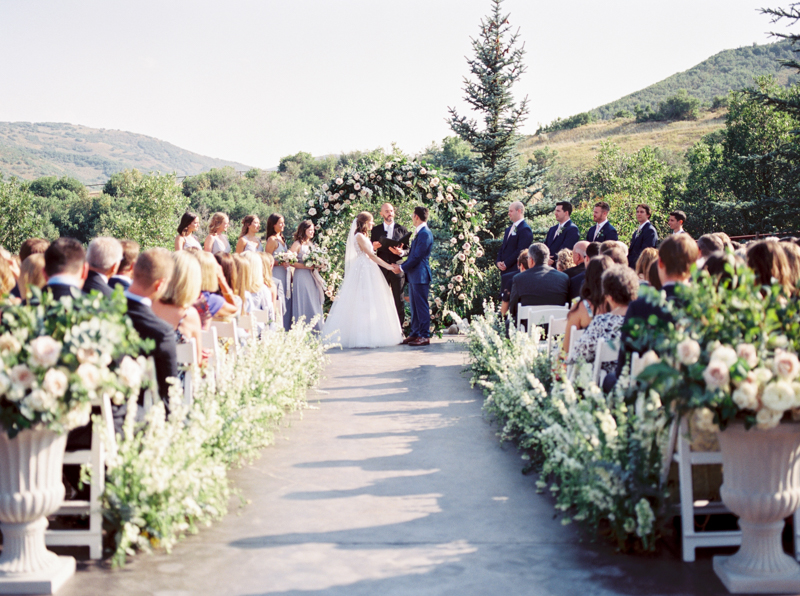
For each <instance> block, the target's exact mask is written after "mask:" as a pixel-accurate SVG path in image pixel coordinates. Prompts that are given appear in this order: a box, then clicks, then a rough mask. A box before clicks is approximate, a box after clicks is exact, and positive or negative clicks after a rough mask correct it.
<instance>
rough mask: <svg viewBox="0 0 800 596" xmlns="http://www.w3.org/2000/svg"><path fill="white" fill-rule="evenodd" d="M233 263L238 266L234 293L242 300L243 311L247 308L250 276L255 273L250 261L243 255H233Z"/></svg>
mask: <svg viewBox="0 0 800 596" xmlns="http://www.w3.org/2000/svg"><path fill="white" fill-rule="evenodd" d="M233 264H234V266H235V267H236V285H235V286H234V287H233V293H234V295H236V296H237V297H238V298H240V299H241V301H242V312H243V313H244V312H247V311H246V310H245V308H246V304H247V288H249V287H250V276H251V275H252V274H253V271H252V267H251V266H250V261H248V260H247V259H245V258H244V257H243V256H242V255H233Z"/></svg>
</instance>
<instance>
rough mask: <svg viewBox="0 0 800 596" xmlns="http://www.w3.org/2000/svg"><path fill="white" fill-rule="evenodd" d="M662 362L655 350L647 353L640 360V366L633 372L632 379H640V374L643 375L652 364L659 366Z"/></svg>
mask: <svg viewBox="0 0 800 596" xmlns="http://www.w3.org/2000/svg"><path fill="white" fill-rule="evenodd" d="M659 362H661V358H659V357H658V354H656V353H655V352H654V351H653V350H648V351H647V352H645V353H644V354H643V355H642V357H641V358H639V363H638V366H637V367H636V368H635V369H632V370H631V376H632V377H634V378H635V377H638V376H639V373H641V372H642V371H643V370H644V369H646V368H647V367H648V366H650V365H651V364H658V363H659Z"/></svg>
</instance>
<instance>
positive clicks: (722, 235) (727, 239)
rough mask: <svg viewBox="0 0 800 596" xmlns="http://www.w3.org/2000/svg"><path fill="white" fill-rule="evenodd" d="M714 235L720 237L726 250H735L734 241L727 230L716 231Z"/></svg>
mask: <svg viewBox="0 0 800 596" xmlns="http://www.w3.org/2000/svg"><path fill="white" fill-rule="evenodd" d="M713 235H714V236H716V237H717V238H719V239H720V241H721V242H722V247H723V248H724V249H725V250H733V241H732V240H731V237H730V236H728V235H727V234H726V233H725V232H714V234H713Z"/></svg>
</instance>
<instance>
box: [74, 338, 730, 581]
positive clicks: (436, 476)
mask: <svg viewBox="0 0 800 596" xmlns="http://www.w3.org/2000/svg"><path fill="white" fill-rule="evenodd" d="M465 365H466V352H465V351H464V346H463V344H461V343H459V341H458V340H457V341H456V342H453V341H452V340H451V341H448V340H435V341H434V343H433V344H432V345H431V346H430V347H428V348H408V347H402V346H398V347H396V348H387V349H381V350H350V351H346V352H342V351H335V352H333V353H332V354H331V364H330V365H329V366H328V369H327V372H326V376H327V378H326V379H325V380H324V381H323V383H322V385H321V388H320V390H319V391H315V392H312V394H311V395H310V402H311V403H312V404H313V405H314V406H315V407H316V408H318V409H313V410H310V411H306V412H305V413H304V414H303V417H302V420H299V418H298V417H295V418H294V419H293V420H294V422H293V424H292V425H291V427H289V428H287V429H284V430H283V431H281V433H280V434H279V435H278V438H277V445H276V446H275V447H271V448H269V449H267V450H265V451H264V452H263V456H262V458H261V459H260V460H258V461H256V462H255V463H254V464H253V465H252V466H247V467H245V468H243V469H241V470H236V471H234V472H232V477H233V480H234V483H235V485H236V486H237V487H238V488H239V489H240V490H241V491H242V492H243V494H244V496H245V497H246V498H247V499H249V500H250V501H251V502H250V503H249V504H248V505H246V506H245V507H244V508H242V509H240V510H238V511H236V510H234V511H233V512H232V513H231V514H230V515H229V516H228V517H227V518H225V519H224V520H223V521H222V522H220V523H218V524H215V525H214V526H212V527H211V528H207V529H204V530H202V531H201V532H200V534H199V535H197V536H192V537H189V538H188V539H186V540H185V541H183V542H182V543H181V544H179V545H178V546H177V547H176V548H175V549H174V551H173V554H172V555H165V554H157V555H155V556H147V555H140V556H137V557H135V558H134V560H133V561H132V562H131V563H130V564H129V565H128V566H127V567H126V568H124V569H123V570H120V571H110V570H108V569H105V568H103V566H98V565H94V564H88V565H84V566H83V569H82V570H81V571H79V573H78V574H77V575H76V577H75V578H73V579H72V580H71V581H70V583H69V584H68V585H67V586H66V587H65V588H64V589H63V590H62V591H61V592H60V595H61V596H78V595H80V596H86V595H90V594H98V595H100V594H103V595H106V594H153V595H158V596H177V595H189V594H198V595H204V594H209V595H215V596H217V595H227V594H236V595H257V594H270V595H301V594H308V595H312V594H313V595H320V596H322V595H325V596H357V595H375V594H380V595H381V596H388V595H394V594H404V595H405V594H413V595H426V594H431V595H433V594H435V595H439V594H453V595H473V594H475V595H483V594H487V595H488V594H536V595H539V594H557V595H575V594H580V595H587V594H724V593H725V591H724V589H723V588H722V585H721V584H720V582H719V581H718V580H717V578H716V577H715V576H714V575H713V572H712V571H711V561H710V558H709V557H707V556H706V557H705V558H702V555H701V558H700V559H699V560H698V562H697V563H694V564H684V563H682V562H681V561H680V560H679V558H678V556H675V555H671V554H669V553H666V554H663V555H661V556H658V557H633V556H624V555H617V554H615V553H614V552H613V549H611V548H610V547H609V546H608V545H606V544H603V543H598V544H591V543H587V538H588V535H587V534H585V533H583V532H581V531H580V530H579V529H578V528H576V527H575V526H566V527H565V526H562V525H561V523H560V520H558V519H554V509H553V505H552V502H551V501H550V499H549V498H548V497H545V496H542V495H537V494H536V492H535V488H534V483H535V480H536V479H535V478H534V477H526V476H523V475H522V474H521V473H520V469H521V462H520V459H519V456H518V455H517V454H516V452H515V450H514V449H510V448H508V447H507V446H506V447H505V448H504V447H502V446H501V445H499V444H498V442H497V439H496V437H495V434H494V433H495V429H494V428H493V427H492V426H491V425H489V424H488V423H487V421H485V420H484V419H483V417H482V414H481V403H482V395H481V393H480V392H479V391H478V390H471V389H470V388H469V384H468V382H467V377H466V375H465V374H463V371H464V368H465ZM582 539H583V542H582V541H581V540H582Z"/></svg>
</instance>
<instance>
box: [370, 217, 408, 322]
mask: <svg viewBox="0 0 800 596" xmlns="http://www.w3.org/2000/svg"><path fill="white" fill-rule="evenodd" d="M381 217H383V224H381V225H379V226H373V228H372V232H371V233H370V240H372V248H374V249H375V252H376V254H377V255H378V256H379V257H380V258H381V259H383V260H384V261H386V262H387V263H389V264H390V265H394V264H395V263H397V262H398V261H400V259H401V258H402V255H403V251H402V250H400V249H394V250H392V249H391V248H384V247H383V245H381V242H380V240H381V238H382V237H384V236H386V237H387V238H389V239H390V240H400V238H402V237H403V236H405V235H406V234H408V230H406V229H405V228H404V227H403V226H401V225H400V224H399V223H397V222H396V221H395V220H394V207H393V206H392V205H390V204H389V203H384V204H383V205H382V206H381ZM381 272H382V273H383V277H385V278H386V283H388V284H389V287H390V288H391V289H392V296H393V297H394V308H395V310H396V311H397V318H398V319H400V327H402V326H403V322H404V321H405V318H406V303H405V301H404V300H403V286H404V285H405V279H404V278H403V276H402V275H398V274H396V273H395V272H394V271H391V270H389V269H384V268H383V267H381Z"/></svg>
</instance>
